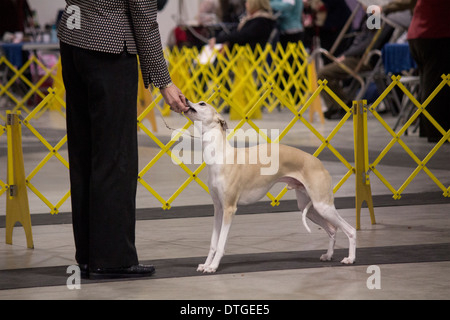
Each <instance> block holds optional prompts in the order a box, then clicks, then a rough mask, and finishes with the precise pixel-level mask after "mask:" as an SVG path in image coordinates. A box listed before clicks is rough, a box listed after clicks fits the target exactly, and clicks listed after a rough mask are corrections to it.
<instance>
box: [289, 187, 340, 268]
mask: <svg viewBox="0 0 450 320" xmlns="http://www.w3.org/2000/svg"><path fill="white" fill-rule="evenodd" d="M295 192H296V195H297V204H298V208H299V209H300V211H302V210H304V209H305V207H306V206H307V205H308V204H309V203H310V202H311V199H310V198H309V196H308V194H307V193H306V192H305V191H302V190H295ZM306 217H307V218H308V219H310V220H311V221H312V222H314V223H315V224H317V225H319V226H320V227H322V229H324V230H325V232H326V233H327V234H328V237H329V238H330V241H329V243H328V250H327V253H325V254H323V255H322V256H321V257H320V260H321V261H330V260H331V259H332V258H333V253H334V245H335V243H336V231H337V229H336V227H335V226H334V225H332V224H331V223H330V222H328V221H327V220H326V219H324V218H323V217H322V216H321V215H320V214H318V213H317V211H316V209H315V208H314V207H313V206H312V207H310V208H309V210H308V213H307V214H306Z"/></svg>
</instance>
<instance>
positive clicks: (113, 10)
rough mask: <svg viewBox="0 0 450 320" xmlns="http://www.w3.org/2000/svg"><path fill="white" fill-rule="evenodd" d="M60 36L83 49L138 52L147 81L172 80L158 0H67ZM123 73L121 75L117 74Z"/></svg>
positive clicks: (161, 84) (163, 83)
mask: <svg viewBox="0 0 450 320" xmlns="http://www.w3.org/2000/svg"><path fill="white" fill-rule="evenodd" d="M66 3H67V5H66V8H65V10H64V14H63V15H62V18H61V21H60V24H59V28H58V36H59V39H60V41H62V42H64V43H67V44H69V45H72V46H76V47H80V48H83V49H88V50H94V51H101V52H107V53H116V54H118V53H121V52H123V50H124V48H125V47H126V50H127V51H128V52H129V53H131V54H138V56H139V62H140V66H141V71H142V75H143V78H144V84H145V87H146V88H147V87H148V86H149V84H150V83H153V85H154V86H156V87H164V86H166V85H167V84H169V83H170V82H171V80H170V75H169V71H168V69H167V65H166V61H165V59H164V55H163V50H162V45H161V37H160V34H159V27H158V22H157V20H156V15H157V6H156V4H157V0H66ZM118 76H120V75H118Z"/></svg>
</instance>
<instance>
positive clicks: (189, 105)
mask: <svg viewBox="0 0 450 320" xmlns="http://www.w3.org/2000/svg"><path fill="white" fill-rule="evenodd" d="M186 105H187V106H188V107H189V110H188V111H187V112H189V111H192V112H194V113H197V110H195V109H194V108H192V105H191V102H190V101H189V100H188V99H187V98H186Z"/></svg>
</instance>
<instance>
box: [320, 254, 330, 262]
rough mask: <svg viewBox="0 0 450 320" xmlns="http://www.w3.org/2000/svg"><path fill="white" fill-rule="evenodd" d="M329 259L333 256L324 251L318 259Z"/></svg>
mask: <svg viewBox="0 0 450 320" xmlns="http://www.w3.org/2000/svg"><path fill="white" fill-rule="evenodd" d="M331 259H333V256H332V255H328V254H326V253H325V254H323V255H321V256H320V261H331Z"/></svg>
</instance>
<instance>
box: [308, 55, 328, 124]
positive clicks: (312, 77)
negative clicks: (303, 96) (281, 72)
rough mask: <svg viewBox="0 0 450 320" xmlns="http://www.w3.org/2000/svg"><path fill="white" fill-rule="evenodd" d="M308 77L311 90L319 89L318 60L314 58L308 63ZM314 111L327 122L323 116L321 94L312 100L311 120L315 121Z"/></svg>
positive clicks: (322, 121)
mask: <svg viewBox="0 0 450 320" xmlns="http://www.w3.org/2000/svg"><path fill="white" fill-rule="evenodd" d="M308 77H309V90H310V92H311V94H313V93H314V92H315V91H316V90H317V72H316V62H315V61H314V60H313V61H311V63H310V64H309V65H308ZM314 113H317V114H318V115H319V118H320V123H321V124H324V123H325V118H324V116H323V111H322V104H321V103H320V96H317V97H316V99H314V101H313V102H312V104H311V106H310V107H309V122H313V121H314Z"/></svg>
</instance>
